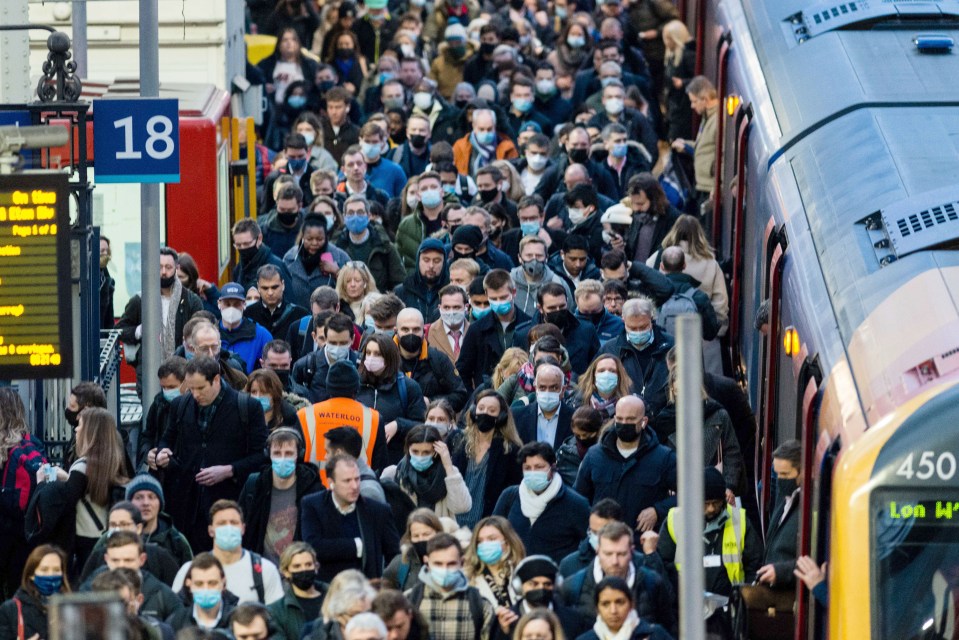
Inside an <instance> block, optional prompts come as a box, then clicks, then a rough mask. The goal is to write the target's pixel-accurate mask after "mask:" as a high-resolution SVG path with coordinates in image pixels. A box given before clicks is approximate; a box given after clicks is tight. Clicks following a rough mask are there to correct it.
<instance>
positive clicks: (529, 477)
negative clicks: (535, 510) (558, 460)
mask: <svg viewBox="0 0 959 640" xmlns="http://www.w3.org/2000/svg"><path fill="white" fill-rule="evenodd" d="M550 480H551V479H550V477H549V471H524V472H523V484H525V485H526V486H527V487H529V490H530V491H532V492H533V493H539V492H541V491H545V490H546V487H548V486H549V483H550Z"/></svg>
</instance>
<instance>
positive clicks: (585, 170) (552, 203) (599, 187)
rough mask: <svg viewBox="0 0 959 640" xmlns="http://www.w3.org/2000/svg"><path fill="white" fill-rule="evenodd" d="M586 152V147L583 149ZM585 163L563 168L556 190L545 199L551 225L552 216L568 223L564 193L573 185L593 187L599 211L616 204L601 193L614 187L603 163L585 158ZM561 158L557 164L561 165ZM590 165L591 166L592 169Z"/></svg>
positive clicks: (547, 217) (608, 191)
mask: <svg viewBox="0 0 959 640" xmlns="http://www.w3.org/2000/svg"><path fill="white" fill-rule="evenodd" d="M583 152H584V153H586V149H583ZM585 162H586V164H579V163H573V164H569V165H566V167H565V169H563V179H562V181H560V182H559V183H557V190H556V192H554V193H553V194H552V195H551V196H550V197H549V199H548V200H547V201H546V209H545V213H546V220H547V221H549V222H550V223H551V224H552V225H555V224H556V223H555V222H553V219H554V218H559V219H560V221H561V222H562V224H563V225H566V224H568V223H569V210H568V207H567V206H566V193H567V192H568V191H570V190H571V189H572V188H573V187H575V186H577V185H580V184H585V185H587V186H592V187H594V189H595V191H596V199H597V200H598V201H599V208H600V211H606V210H607V209H609V208H610V207H611V206H613V205H614V204H616V201H615V200H613V199H612V198H609V197H607V196H605V195H603V194H605V193H612V192H613V190H614V189H615V184H614V183H613V178H612V176H610V175H609V173H608V172H607V171H606V169H604V168H603V165H601V164H599V163H598V162H596V161H594V160H589V159H587V160H586V161H585ZM562 164H563V163H562V159H560V160H559V161H557V165H562ZM590 167H593V168H592V169H591V168H590Z"/></svg>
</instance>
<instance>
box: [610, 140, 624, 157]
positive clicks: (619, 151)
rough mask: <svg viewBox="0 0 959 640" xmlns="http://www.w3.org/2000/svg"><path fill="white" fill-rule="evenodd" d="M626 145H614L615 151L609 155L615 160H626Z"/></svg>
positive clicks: (621, 143) (622, 143)
mask: <svg viewBox="0 0 959 640" xmlns="http://www.w3.org/2000/svg"><path fill="white" fill-rule="evenodd" d="M626 151H627V148H626V143H625V142H619V143H616V144H614V145H613V150H612V151H610V152H609V155H611V156H613V157H614V158H625V157H626Z"/></svg>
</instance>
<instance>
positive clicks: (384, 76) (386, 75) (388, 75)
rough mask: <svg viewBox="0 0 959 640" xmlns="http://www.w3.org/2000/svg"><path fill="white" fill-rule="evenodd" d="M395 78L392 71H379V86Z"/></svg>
mask: <svg viewBox="0 0 959 640" xmlns="http://www.w3.org/2000/svg"><path fill="white" fill-rule="evenodd" d="M395 77H396V74H395V73H393V72H392V71H380V84H383V83H385V82H389V81H390V80H392V79H393V78H395Z"/></svg>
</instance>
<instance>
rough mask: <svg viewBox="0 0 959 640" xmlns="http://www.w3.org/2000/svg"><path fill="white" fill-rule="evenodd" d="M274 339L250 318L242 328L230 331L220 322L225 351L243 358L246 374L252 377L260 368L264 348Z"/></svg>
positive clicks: (245, 320)
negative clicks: (255, 370) (254, 371)
mask: <svg viewBox="0 0 959 640" xmlns="http://www.w3.org/2000/svg"><path fill="white" fill-rule="evenodd" d="M272 339H273V336H272V335H270V332H269V331H267V330H266V327H263V326H260V325H258V324H257V323H255V322H253V321H252V320H250V319H249V318H243V321H242V322H240V326H238V327H237V328H236V329H233V330H232V331H230V330H229V329H227V328H226V327H224V326H223V321H222V320H221V321H220V342H221V343H222V346H223V348H224V349H227V350H229V351H232V352H233V353H235V354H236V355H238V356H240V357H241V358H243V362H245V363H246V374H247V375H250V374H251V373H253V370H254V369H256V368H257V367H258V366H259V362H260V356H261V355H263V347H265V346H266V343H267V342H269V341H270V340H272Z"/></svg>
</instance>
